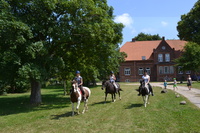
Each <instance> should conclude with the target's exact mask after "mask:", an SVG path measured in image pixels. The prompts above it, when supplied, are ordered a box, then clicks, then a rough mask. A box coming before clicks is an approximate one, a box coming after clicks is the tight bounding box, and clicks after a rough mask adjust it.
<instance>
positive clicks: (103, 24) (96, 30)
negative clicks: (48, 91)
mask: <svg viewBox="0 0 200 133" xmlns="http://www.w3.org/2000/svg"><path fill="white" fill-rule="evenodd" d="M1 4H2V5H4V6H5V5H7V9H5V10H6V11H7V12H8V13H9V14H10V15H11V16H12V18H13V19H8V18H7V14H2V16H3V17H5V20H3V23H2V24H1V25H0V26H1V28H2V29H3V30H1V34H0V35H1V36H0V37H1V39H2V38H4V37H5V36H9V34H11V35H12V36H13V37H12V38H16V36H18V34H19V33H21V34H22V33H23V36H22V35H20V34H19V37H21V40H20V42H18V41H17V40H16V39H13V42H12V43H11V42H10V41H9V39H7V38H6V37H5V38H4V39H3V40H2V41H1V45H7V46H9V45H10V44H12V47H14V48H15V49H16V50H15V51H12V52H10V53H13V54H15V55H16V56H17V58H18V60H17V61H18V62H17V63H18V65H17V67H16V69H15V70H13V72H14V73H15V74H16V75H17V76H19V77H21V78H24V79H27V80H29V81H30V84H31V96H30V99H31V100H30V101H31V103H32V104H40V103H41V102H42V98H41V82H43V81H45V80H47V79H48V78H50V77H53V76H55V75H60V77H62V78H70V77H71V76H70V75H72V73H73V72H75V70H81V71H82V72H83V75H84V76H85V79H86V80H91V79H94V78H95V76H98V75H100V74H99V73H105V72H104V71H110V70H108V69H115V70H116V69H117V68H116V67H117V66H118V65H119V62H120V61H121V60H123V58H124V55H123V54H121V53H119V48H118V45H117V44H118V43H120V42H121V41H122V33H121V32H122V28H123V25H122V24H116V23H115V22H114V21H113V14H112V13H113V8H112V7H109V6H108V5H107V1H106V0H71V1H67V0H2V1H1ZM13 20H15V21H16V22H20V23H21V25H23V26H22V27H21V26H19V28H18V29H17V30H16V31H17V32H14V33H12V32H11V31H10V32H7V31H8V30H9V29H7V28H6V27H7V25H6V22H12V21H13ZM4 21H5V22H4ZM20 28H22V29H20ZM13 29H15V27H13ZM23 30H26V31H24V32H23ZM18 32H19V33H18ZM28 35H29V36H28ZM12 47H7V50H6V51H9V50H10V49H12ZM0 50H1V51H0V52H2V51H3V50H4V49H3V48H1V49H0ZM1 57H2V58H3V57H4V56H1ZM11 62H14V61H13V60H12V61H11ZM6 65H8V64H6ZM11 66H13V65H11ZM102 67H105V68H106V69H107V70H104V69H102ZM1 68H2V71H4V70H5V69H4V68H5V67H1ZM11 75H12V74H11ZM12 76H13V77H16V76H15V75H12ZM2 79H3V78H2Z"/></svg>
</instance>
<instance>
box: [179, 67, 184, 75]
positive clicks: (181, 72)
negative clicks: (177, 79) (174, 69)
mask: <svg viewBox="0 0 200 133" xmlns="http://www.w3.org/2000/svg"><path fill="white" fill-rule="evenodd" d="M182 68H183V67H182V66H179V67H178V74H183V71H182Z"/></svg>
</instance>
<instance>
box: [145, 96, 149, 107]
mask: <svg viewBox="0 0 200 133" xmlns="http://www.w3.org/2000/svg"><path fill="white" fill-rule="evenodd" d="M148 97H149V95H146V96H145V107H146V106H147V102H148Z"/></svg>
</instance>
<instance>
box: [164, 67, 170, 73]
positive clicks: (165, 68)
mask: <svg viewBox="0 0 200 133" xmlns="http://www.w3.org/2000/svg"><path fill="white" fill-rule="evenodd" d="M166 70H167V71H166ZM164 74H169V66H164Z"/></svg>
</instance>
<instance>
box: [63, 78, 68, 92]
mask: <svg viewBox="0 0 200 133" xmlns="http://www.w3.org/2000/svg"><path fill="white" fill-rule="evenodd" d="M63 84H64V95H65V96H66V94H67V90H66V79H63Z"/></svg>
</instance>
